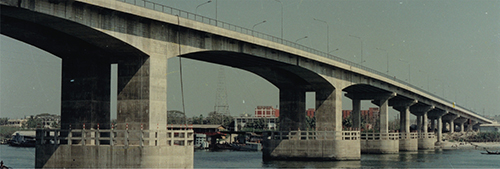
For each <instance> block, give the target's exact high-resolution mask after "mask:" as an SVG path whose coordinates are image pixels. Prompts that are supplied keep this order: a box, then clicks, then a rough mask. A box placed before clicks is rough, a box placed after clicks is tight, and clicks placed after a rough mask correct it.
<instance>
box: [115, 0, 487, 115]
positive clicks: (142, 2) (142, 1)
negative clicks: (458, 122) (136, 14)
mask: <svg viewBox="0 0 500 169" xmlns="http://www.w3.org/2000/svg"><path fill="white" fill-rule="evenodd" d="M117 1H121V2H125V3H129V4H134V5H137V6H141V7H144V8H148V9H152V10H155V11H159V12H163V13H168V14H171V15H176V16H179V17H182V18H186V19H191V20H195V21H198V22H202V23H206V24H209V25H213V26H217V27H220V28H224V29H228V30H232V31H235V32H239V33H244V34H247V35H251V36H254V37H258V38H261V39H265V40H269V41H272V42H276V43H280V44H283V45H286V46H289V47H293V48H296V49H300V50H303V51H306V52H309V53H312V54H316V55H319V56H323V57H326V58H329V59H332V60H335V61H338V62H341V63H344V64H346V65H349V66H351V67H356V68H359V69H362V70H365V71H368V72H371V73H374V74H377V75H380V76H383V77H386V78H388V79H392V80H394V81H396V82H398V83H401V84H404V85H406V86H409V87H411V88H414V89H417V90H419V91H421V92H424V93H426V94H428V95H430V96H433V97H435V98H438V99H440V100H442V101H444V102H447V103H448V104H452V102H449V101H448V100H446V99H444V98H443V97H440V96H437V95H435V94H433V93H431V92H428V91H425V90H423V89H421V88H420V87H417V86H415V85H412V84H410V83H408V82H405V81H403V80H400V79H397V78H396V77H395V76H390V75H388V74H385V73H382V72H380V71H377V70H374V69H371V68H369V67H366V66H363V65H361V64H358V63H354V62H351V61H349V60H346V59H342V58H340V57H337V56H334V55H331V54H329V53H326V52H322V51H319V50H316V49H313V48H310V47H306V46H304V45H301V44H298V43H295V42H292V41H288V40H285V39H282V38H278V37H276V36H272V35H268V34H264V33H260V32H257V31H254V30H251V29H248V28H244V27H241V26H237V25H233V24H229V23H226V22H222V21H219V20H215V19H212V18H209V17H205V16H202V15H198V14H194V13H191V12H187V11H184V10H180V9H175V8H172V7H169V6H166V5H162V4H158V3H155V2H151V1H147V0H117ZM456 106H457V107H460V108H462V109H464V110H467V111H470V112H472V113H474V114H476V115H478V116H481V115H479V114H477V113H476V112H474V111H472V110H469V109H467V108H465V107H462V106H459V105H456ZM481 117H482V116H481Z"/></svg>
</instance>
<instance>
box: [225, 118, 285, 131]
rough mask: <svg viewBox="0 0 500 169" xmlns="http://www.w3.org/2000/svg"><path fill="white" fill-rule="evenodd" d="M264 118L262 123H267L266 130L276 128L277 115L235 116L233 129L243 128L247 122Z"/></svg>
mask: <svg viewBox="0 0 500 169" xmlns="http://www.w3.org/2000/svg"><path fill="white" fill-rule="evenodd" d="M261 119H264V123H266V124H267V129H268V130H274V129H276V123H277V122H278V117H235V118H234V131H239V130H240V129H241V128H244V127H245V125H246V124H247V123H250V122H254V121H259V120H261Z"/></svg>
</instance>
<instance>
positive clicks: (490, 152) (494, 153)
mask: <svg viewBox="0 0 500 169" xmlns="http://www.w3.org/2000/svg"><path fill="white" fill-rule="evenodd" d="M481 154H489V155H500V151H495V152H492V151H488V150H486V153H481Z"/></svg>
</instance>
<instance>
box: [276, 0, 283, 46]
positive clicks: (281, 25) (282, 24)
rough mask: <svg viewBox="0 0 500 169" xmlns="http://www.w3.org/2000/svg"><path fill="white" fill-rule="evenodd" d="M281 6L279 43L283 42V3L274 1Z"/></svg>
mask: <svg viewBox="0 0 500 169" xmlns="http://www.w3.org/2000/svg"><path fill="white" fill-rule="evenodd" d="M275 1H276V2H279V3H280V4H281V41H283V2H281V1H280V0H275Z"/></svg>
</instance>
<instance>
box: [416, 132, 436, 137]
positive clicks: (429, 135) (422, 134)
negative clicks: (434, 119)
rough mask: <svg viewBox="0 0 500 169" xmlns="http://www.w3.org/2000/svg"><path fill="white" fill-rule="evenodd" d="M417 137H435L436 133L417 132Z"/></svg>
mask: <svg viewBox="0 0 500 169" xmlns="http://www.w3.org/2000/svg"><path fill="white" fill-rule="evenodd" d="M418 138H436V135H434V133H432V132H431V133H419V134H418Z"/></svg>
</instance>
